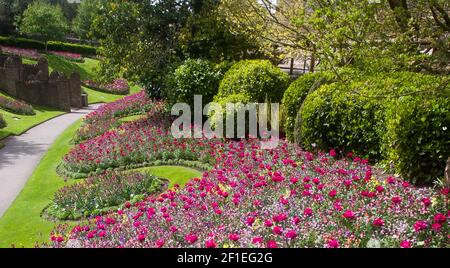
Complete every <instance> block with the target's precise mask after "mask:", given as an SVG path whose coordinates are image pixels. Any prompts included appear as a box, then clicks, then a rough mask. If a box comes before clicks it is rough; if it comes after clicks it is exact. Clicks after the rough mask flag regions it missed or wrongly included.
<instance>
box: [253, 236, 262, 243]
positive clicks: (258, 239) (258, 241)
mask: <svg viewBox="0 0 450 268" xmlns="http://www.w3.org/2000/svg"><path fill="white" fill-rule="evenodd" d="M262 242H264V240H263V239H262V237H254V238H253V239H252V243H253V244H261V243H262Z"/></svg>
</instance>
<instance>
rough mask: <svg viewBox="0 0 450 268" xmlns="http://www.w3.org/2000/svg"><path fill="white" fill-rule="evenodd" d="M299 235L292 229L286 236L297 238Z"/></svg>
mask: <svg viewBox="0 0 450 268" xmlns="http://www.w3.org/2000/svg"><path fill="white" fill-rule="evenodd" d="M296 237H297V232H296V231H294V230H290V231H288V232H287V233H286V238H289V239H295V238H296Z"/></svg>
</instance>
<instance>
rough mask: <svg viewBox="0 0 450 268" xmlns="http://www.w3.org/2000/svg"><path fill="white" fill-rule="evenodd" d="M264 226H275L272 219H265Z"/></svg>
mask: <svg viewBox="0 0 450 268" xmlns="http://www.w3.org/2000/svg"><path fill="white" fill-rule="evenodd" d="M264 226H266V227H272V226H273V223H272V222H271V221H270V220H265V221H264Z"/></svg>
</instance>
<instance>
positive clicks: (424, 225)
mask: <svg viewBox="0 0 450 268" xmlns="http://www.w3.org/2000/svg"><path fill="white" fill-rule="evenodd" d="M427 227H428V225H427V223H426V222H424V221H417V222H416V223H414V230H416V232H420V231H423V230H425V229H427Z"/></svg>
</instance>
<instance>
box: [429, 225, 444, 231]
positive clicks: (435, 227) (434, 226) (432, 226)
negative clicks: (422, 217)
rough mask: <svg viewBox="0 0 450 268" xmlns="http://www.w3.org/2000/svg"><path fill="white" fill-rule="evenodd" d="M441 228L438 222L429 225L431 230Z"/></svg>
mask: <svg viewBox="0 0 450 268" xmlns="http://www.w3.org/2000/svg"><path fill="white" fill-rule="evenodd" d="M441 228H442V225H441V224H440V223H433V225H431V229H433V231H435V232H439V231H440V230H441Z"/></svg>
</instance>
